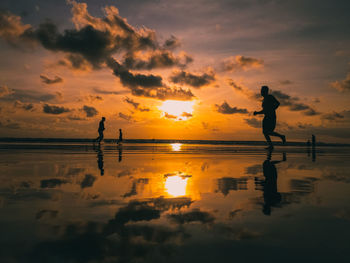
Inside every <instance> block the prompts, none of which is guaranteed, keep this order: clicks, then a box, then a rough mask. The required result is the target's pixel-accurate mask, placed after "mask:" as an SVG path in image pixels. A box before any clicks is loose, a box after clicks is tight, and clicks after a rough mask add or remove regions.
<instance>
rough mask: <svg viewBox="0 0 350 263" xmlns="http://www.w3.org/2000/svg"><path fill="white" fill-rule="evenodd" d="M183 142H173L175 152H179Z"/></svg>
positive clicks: (172, 146)
mask: <svg viewBox="0 0 350 263" xmlns="http://www.w3.org/2000/svg"><path fill="white" fill-rule="evenodd" d="M181 145H182V143H171V144H170V146H171V148H172V150H173V151H174V152H178V151H180V150H181Z"/></svg>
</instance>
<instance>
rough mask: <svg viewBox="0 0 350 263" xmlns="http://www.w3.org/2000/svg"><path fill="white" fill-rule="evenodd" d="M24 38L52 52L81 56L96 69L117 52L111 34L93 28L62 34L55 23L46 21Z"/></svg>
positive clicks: (29, 30)
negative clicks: (34, 41)
mask: <svg viewBox="0 0 350 263" xmlns="http://www.w3.org/2000/svg"><path fill="white" fill-rule="evenodd" d="M23 38H24V39H30V40H36V41H37V42H39V43H40V44H41V45H42V46H43V47H44V48H46V49H48V50H51V51H55V52H58V51H63V52H68V53H73V54H79V55H81V56H83V57H84V58H85V59H86V60H87V61H89V62H90V63H91V64H92V65H93V66H94V67H99V66H100V65H101V63H102V62H103V61H104V59H105V58H106V57H108V56H110V55H111V54H112V52H114V50H115V47H114V46H111V44H112V38H111V34H110V33H109V32H107V31H105V32H102V31H99V30H96V29H94V28H93V27H92V26H86V27H83V28H82V29H80V30H77V29H69V30H68V29H67V30H65V31H64V33H63V34H61V33H60V32H59V31H58V28H57V26H56V25H55V24H54V23H53V22H51V21H46V22H45V23H42V24H40V25H39V27H38V28H37V29H32V28H31V29H28V30H26V32H24V34H23Z"/></svg>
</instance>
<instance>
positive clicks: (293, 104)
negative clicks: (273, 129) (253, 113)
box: [229, 80, 321, 116]
mask: <svg viewBox="0 0 350 263" xmlns="http://www.w3.org/2000/svg"><path fill="white" fill-rule="evenodd" d="M229 85H230V86H231V87H232V88H233V89H234V90H235V91H237V92H239V93H241V94H243V95H244V96H246V97H248V98H249V99H252V100H260V99H261V98H262V97H261V95H260V93H254V92H253V91H252V90H250V89H248V88H245V87H243V86H240V85H238V84H237V83H236V82H234V81H233V80H229ZM270 94H271V95H273V96H275V97H276V99H277V100H278V101H279V102H280V103H281V105H280V106H281V107H288V109H289V110H290V111H301V112H302V113H303V114H304V115H306V116H314V115H320V114H321V113H320V112H318V111H316V110H315V109H314V108H312V107H311V106H310V105H307V104H305V103H303V102H300V98H299V97H292V96H290V95H289V94H287V93H285V92H283V91H280V90H270Z"/></svg>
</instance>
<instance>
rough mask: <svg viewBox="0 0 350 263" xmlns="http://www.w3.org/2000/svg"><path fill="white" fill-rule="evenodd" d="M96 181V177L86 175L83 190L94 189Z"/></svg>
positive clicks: (82, 183)
mask: <svg viewBox="0 0 350 263" xmlns="http://www.w3.org/2000/svg"><path fill="white" fill-rule="evenodd" d="M95 181H96V177H95V176H93V175H92V174H86V175H85V177H84V179H83V181H82V182H81V184H80V187H81V188H86V187H92V186H93V185H94V182H95Z"/></svg>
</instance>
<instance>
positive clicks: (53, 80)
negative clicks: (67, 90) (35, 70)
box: [40, 75, 63, 85]
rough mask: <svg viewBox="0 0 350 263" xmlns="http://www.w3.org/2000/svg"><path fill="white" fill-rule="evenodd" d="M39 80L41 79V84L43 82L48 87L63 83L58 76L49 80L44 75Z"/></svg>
mask: <svg viewBox="0 0 350 263" xmlns="http://www.w3.org/2000/svg"><path fill="white" fill-rule="evenodd" d="M40 78H41V81H42V82H44V83H45V84H48V85H50V84H56V83H61V82H63V79H62V78H61V77H59V76H55V77H54V78H53V79H50V78H48V77H47V76H45V75H40Z"/></svg>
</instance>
